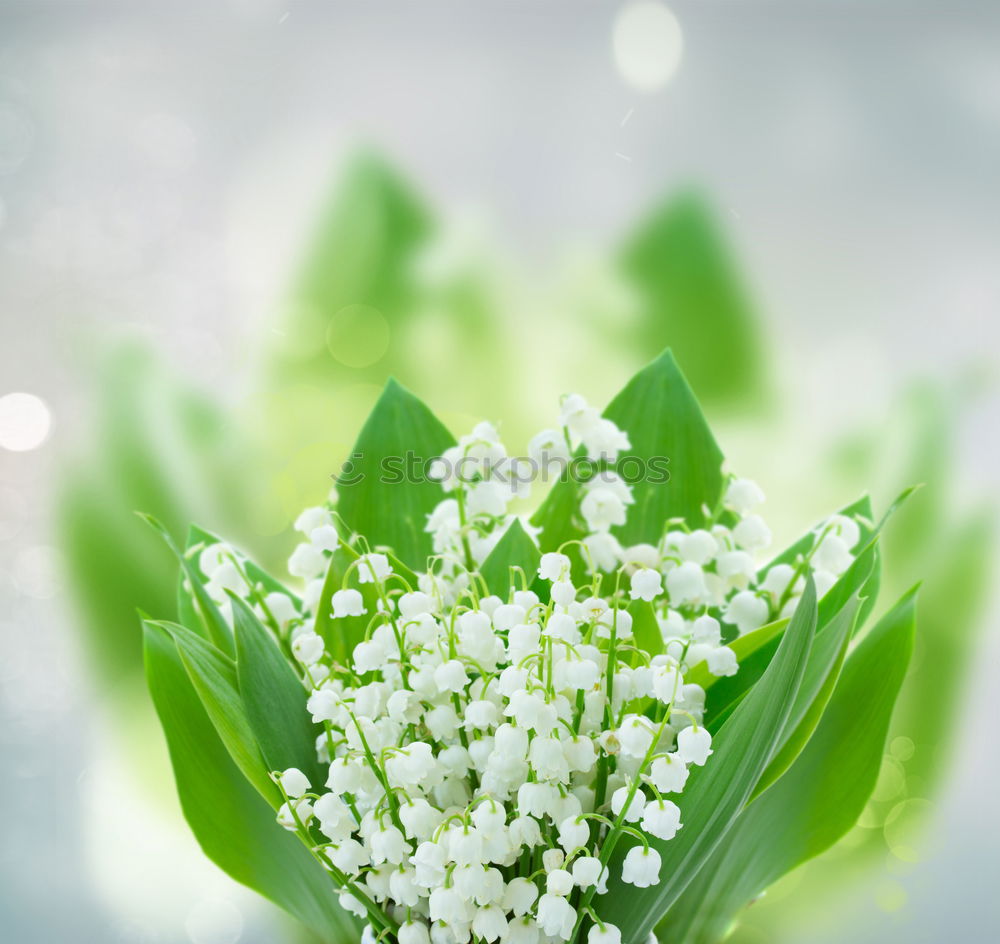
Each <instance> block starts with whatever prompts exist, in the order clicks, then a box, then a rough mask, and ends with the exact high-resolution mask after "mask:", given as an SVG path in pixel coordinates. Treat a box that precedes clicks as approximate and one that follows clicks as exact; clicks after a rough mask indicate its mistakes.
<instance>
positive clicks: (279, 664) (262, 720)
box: [230, 594, 326, 790]
mask: <svg viewBox="0 0 1000 944" xmlns="http://www.w3.org/2000/svg"><path fill="white" fill-rule="evenodd" d="M230 600H231V602H232V607H233V617H234V628H235V634H236V677H237V684H238V687H239V693H240V697H241V698H242V701H243V706H244V709H245V710H246V718H247V721H248V722H249V725H250V729H251V731H252V732H253V735H254V738H255V739H256V741H257V744H258V745H260V750H261V753H262V754H263V755H264V760H265V762H266V764H267V768H268V770H272V771H274V770H278V771H280V770H287V769H288V768H289V767H297V768H298V769H299V770H301V771H302V772H303V773H304V774H305V775H306V777H308V778H309V782H310V783H311V784H312V786H313V788H314V789H317V790H318V789H320V788H321V787H322V785H323V784H324V783H325V782H326V774H325V773H324V772H323V769H322V767H321V765H320V763H319V760H318V758H317V756H316V738H317V737H318V736H319V735H320V734H322V733H323V729H322V727H321V726H320V725H317V724H313V723H312V721H311V720H310V717H309V712H308V710H307V709H306V702H307V701H308V695H307V693H306V689H305V687H304V685H303V684H302V681H301V680H300V679H299V678H298V676H297V675H296V674H295V670H294V669H293V668H292V666H291V663H290V662H289V661H288V659H287V658H286V657H285V656H284V655H283V654H282V652H281V650H280V648H279V646H278V642H277V640H275V638H274V636H272V635H271V633H269V632H268V631H267V630H266V629H265V628H264V626H263V625H262V624H261V622H260V620H258V619H257V617H256V616H255V615H254V612H253V610H251V609H250V607H248V606H247V605H246V603H244V602H243V601H242V600H241V599H240V598H239V597H237V596H236V595H235V594H230Z"/></svg>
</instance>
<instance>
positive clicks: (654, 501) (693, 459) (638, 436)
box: [604, 350, 723, 545]
mask: <svg viewBox="0 0 1000 944" xmlns="http://www.w3.org/2000/svg"><path fill="white" fill-rule="evenodd" d="M604 415H605V416H607V417H608V419H611V420H613V421H614V422H615V423H616V424H617V425H618V426H619V428H621V429H623V430H624V431H625V432H626V433H627V434H628V437H629V442H630V443H631V444H632V446H631V449H629V450H628V454H629V455H632V456H638V457H640V458H641V459H644V460H646V461H647V462H649V460H651V459H655V458H660V459H664V458H665V459H668V460H669V471H670V477H669V480H668V481H666V482H654V481H652V480H651V479H652V475H650V474H647V475H646V476H645V477H644V478H642V479H641V480H640V481H638V482H636V483H635V484H634V485H633V487H632V497H633V499H634V500H635V501H634V504H632V505H630V506H629V509H628V518H627V520H626V522H625V525H624V527H622V528H620V529H618V532H617V536H618V538H619V539H620V540H621V541H622V543H623V544H625V545H629V544H640V543H642V542H649V543H653V544H655V543H656V542H657V541H659V539H660V537H661V536H662V533H663V526H664V522H665V521H667V520H668V519H670V518H683V519H684V520H685V521H687V522H688V523H689V524H691V525H695V524H700V523H702V522H703V521H704V509H705V508H706V507H707V508H709V509H712V508H714V507H715V505H716V504H717V503H718V501H719V498H720V496H721V494H722V482H723V480H722V452H721V451H720V450H719V447H718V446H717V445H716V442H715V439H714V438H713V436H712V432H711V430H710V429H709V428H708V423H707V422H706V421H705V417H704V415H703V414H702V412H701V407H699V406H698V401H697V400H695V398H694V394H693V393H692V392H691V388H690V387H689V386H688V383H687V380H685V379H684V375H683V374H682V373H681V370H680V368H679V367H678V366H677V362H676V361H675V360H674V355H673V353H672V352H671V351H669V350H667V351H665V352H664V353H663V354H661V355H660V356H659V357H658V358H657V359H656V360H655V361H653V363H652V364H650V365H649V366H648V367H645V368H644V369H643V370H641V371H639V373H638V374H636V375H635V377H633V378H632V380H630V381H629V382H628V384H627V385H626V386H625V389H624V390H622V392H621V393H619V394H618V396H616V397H615V398H614V400H612V401H611V403H610V405H609V406H608V408H607V409H606V410H605V411H604Z"/></svg>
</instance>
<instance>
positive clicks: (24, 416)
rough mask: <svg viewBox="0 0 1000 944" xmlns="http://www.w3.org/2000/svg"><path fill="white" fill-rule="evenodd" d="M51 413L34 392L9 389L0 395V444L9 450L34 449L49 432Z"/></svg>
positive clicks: (43, 440) (22, 450)
mask: <svg viewBox="0 0 1000 944" xmlns="http://www.w3.org/2000/svg"><path fill="white" fill-rule="evenodd" d="M51 428H52V414H51V413H50V412H49V408H48V407H47V406H46V405H45V401H44V400H43V399H42V398H41V397H36V396H35V395H34V394H33V393H8V394H5V395H4V396H2V397H0V446H2V447H3V448H4V449H9V450H10V451H11V452H28V451H30V450H31V449H37V448H38V447H39V446H40V445H41V444H42V443H43V442H45V440H46V438H47V437H48V435H49V430H50V429H51Z"/></svg>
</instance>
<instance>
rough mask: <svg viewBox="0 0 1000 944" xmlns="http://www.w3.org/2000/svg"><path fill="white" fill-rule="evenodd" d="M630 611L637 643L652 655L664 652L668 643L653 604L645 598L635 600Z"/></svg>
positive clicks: (633, 633) (630, 605) (630, 606)
mask: <svg viewBox="0 0 1000 944" xmlns="http://www.w3.org/2000/svg"><path fill="white" fill-rule="evenodd" d="M628 611H629V613H631V614H632V635H633V636H634V637H635V644H636V645H637V646H638V647H639V648H640V649H642V650H643V651H644V652H648V653H649V654H650V655H651V656H655V655H659V654H660V653H661V652H663V651H664V649H666V645H665V644H664V642H663V632H662V631H661V630H660V624H659V623H658V622H657V620H656V611H655V610H654V609H653V604H652V603H648V602H646V601H645V600H633V601H632V602H631V603H630V604H629V607H628ZM685 681H687V680H686V679H685Z"/></svg>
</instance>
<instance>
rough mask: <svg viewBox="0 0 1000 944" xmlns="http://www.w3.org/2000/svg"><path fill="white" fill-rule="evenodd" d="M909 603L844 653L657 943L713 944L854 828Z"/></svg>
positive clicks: (895, 679) (898, 664)
mask: <svg viewBox="0 0 1000 944" xmlns="http://www.w3.org/2000/svg"><path fill="white" fill-rule="evenodd" d="M915 599H916V594H915V592H914V591H911V592H910V593H908V594H907V595H906V596H905V597H904V598H903V599H902V600H900V602H899V603H897V604H896V606H895V607H894V608H893V609H892V610H891V611H890V612H889V613H887V614H886V616H885V617H883V618H882V619H881V620H880V621H879V622H878V624H877V625H876V626H875V627H874V628H873V629H872V630H871V632H870V633H868V634H867V635H866V636H865V637H864V638H863V639H862V640H861V642H860V643H859V645H858V646H857V648H856V649H855V650H854V651H853V652H852V653H851V655H850V657H849V658H848V659H847V662H846V664H845V666H844V670H843V673H842V674H841V677H840V681H839V683H838V684H837V687H836V689H835V690H834V693H833V696H832V698H831V700H830V703H829V705H828V706H827V709H826V711H825V712H824V714H823V717H822V719H821V721H820V723H819V726H818V727H817V728H816V731H815V733H814V734H813V736H812V738H811V739H810V741H809V743H808V744H807V745H806V747H805V749H804V750H803V751H802V753H801V754H800V755H799V756H798V758H797V759H796V761H795V763H794V764H793V765H792V766H791V768H790V769H789V770H788V771H787V772H786V773H785V774H784V776H783V777H781V779H780V780H778V782H777V783H775V784H774V785H773V786H772V787H771V788H770V789H769V790H767V791H766V792H765V793H764V794H762V795H761V796H760V797H759V799H757V800H756V801H755V802H753V803H751V804H750V806H749V807H747V809H746V811H745V812H744V813H743V814H742V815H741V816H740V817H739V819H738V820H737V822H736V825H735V826H734V827H733V829H732V830H731V831H730V832H729V833H728V834H727V836H726V837H725V839H723V841H722V843H721V844H720V845H719V846H718V847H717V848H716V849H715V851H714V852H713V854H712V856H711V858H710V859H709V860H708V861H707V862H706V863H705V864H704V866H703V867H702V868H701V870H700V872H699V873H698V875H697V876H696V877H695V879H694V881H693V882H691V884H690V885H689V886H688V887H687V889H686V890H685V892H684V894H683V895H682V896H681V897H680V898H679V899H678V901H677V903H676V904H675V905H674V907H673V908H672V909H671V910H670V911H669V912H668V914H667V916H666V918H665V919H664V920H663V922H662V923H661V924H660V925H659V927H658V928H657V931H658V934H659V936H660V940H661V941H663V944H716V942H718V941H720V940H722V938H723V937H724V936H725V935H726V932H727V930H728V928H729V927H730V924H731V922H732V920H733V917H734V916H735V915H736V913H737V912H738V911H739V910H740V909H741V908H742V907H743V906H744V905H745V904H746V903H747V902H748V901H750V900H751V899H752V898H753V897H754V896H756V895H759V894H760V893H761V892H763V891H764V889H766V888H767V887H768V886H769V885H770V884H772V883H773V882H775V881H776V880H777V879H779V878H780V877H781V876H782V875H784V874H785V873H786V872H789V871H791V870H792V869H794V868H795V867H796V866H797V865H800V864H801V863H803V862H805V861H806V860H807V859H810V858H812V857H813V856H816V855H819V853H821V852H823V851H824V850H825V849H827V848H829V847H830V846H831V845H833V843H835V842H836V841H837V840H838V839H840V837H841V836H843V835H844V834H845V833H846V832H847V831H848V830H849V829H850V828H851V827H852V826H853V825H854V823H855V822H856V821H857V818H858V816H860V815H861V812H862V810H863V809H864V806H865V803H866V802H867V801H868V797H869V796H870V795H871V792H872V790H873V788H874V786H875V780H876V778H877V776H878V771H879V766H880V763H881V759H882V751H883V748H884V745H885V738H886V732H887V730H888V727H889V719H890V717H891V715H892V709H893V705H894V704H895V701H896V696H897V694H898V692H899V688H900V685H901V684H902V680H903V677H904V675H905V673H906V667H907V664H908V662H909V659H910V653H911V651H912V648H913V634H914V621H915V610H914V606H915Z"/></svg>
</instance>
